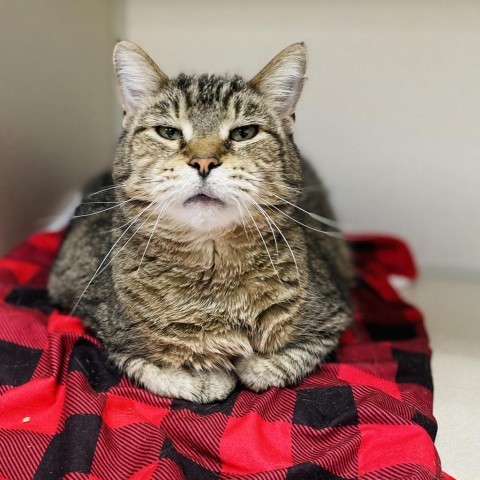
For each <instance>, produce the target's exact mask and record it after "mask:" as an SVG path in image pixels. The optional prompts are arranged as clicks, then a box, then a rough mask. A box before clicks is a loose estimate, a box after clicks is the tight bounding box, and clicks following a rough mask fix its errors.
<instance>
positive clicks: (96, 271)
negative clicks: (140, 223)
mask: <svg viewBox="0 0 480 480" xmlns="http://www.w3.org/2000/svg"><path fill="white" fill-rule="evenodd" d="M153 203H154V202H151V203H150V204H149V205H147V206H146V207H145V208H144V209H143V210H142V211H141V212H140V213H139V214H138V215H137V216H136V217H135V218H134V219H133V220H131V221H130V222H129V224H130V225H129V226H128V227H127V228H126V229H125V231H124V232H123V233H122V234H121V235H120V237H119V238H118V239H117V241H116V242H115V243H114V244H113V246H112V247H111V248H110V250H109V251H108V253H107V254H106V255H105V257H104V259H103V260H102V262H101V263H100V265H99V266H98V268H97V270H95V273H94V274H93V276H92V278H91V279H90V280H89V282H88V283H87V286H86V287H85V289H84V290H83V292H82V294H81V295H80V297H79V299H78V300H77V301H76V303H75V305H74V306H73V308H72V310H71V311H70V315H73V313H74V312H75V309H76V308H77V307H78V304H79V303H80V300H81V299H82V298H83V296H84V295H85V292H86V291H87V290H88V287H89V286H90V285H91V283H92V282H93V280H94V279H95V278H96V276H97V274H98V272H99V271H100V269H101V268H102V265H103V264H104V263H105V261H106V260H107V258H108V256H109V255H110V253H112V251H113V249H114V248H115V246H116V245H117V244H118V242H119V241H120V240H121V239H122V237H123V236H124V235H125V234H126V233H127V231H128V230H129V229H130V227H131V226H132V225H133V224H134V223H135V221H136V220H137V218H139V217H140V215H142V213H143V212H145V211H146V210H147V209H148V208H149V207H150V206H151V205H153Z"/></svg>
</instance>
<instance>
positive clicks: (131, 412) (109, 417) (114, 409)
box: [102, 393, 170, 428]
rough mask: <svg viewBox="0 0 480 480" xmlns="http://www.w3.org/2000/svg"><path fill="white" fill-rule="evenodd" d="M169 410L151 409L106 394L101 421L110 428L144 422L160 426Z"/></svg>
mask: <svg viewBox="0 0 480 480" xmlns="http://www.w3.org/2000/svg"><path fill="white" fill-rule="evenodd" d="M169 411H170V409H169V408H162V407H153V406H151V405H147V404H145V403H142V402H137V401H135V400H133V399H131V398H126V397H120V396H117V395H112V394H111V393H109V394H107V402H106V404H105V407H104V408H103V413H102V419H103V421H104V422H105V424H106V425H108V426H109V427H110V428H121V427H124V426H125V425H130V424H131V423H138V422H146V423H150V424H152V425H155V426H157V427H158V426H160V424H161V423H162V420H163V418H164V417H165V416H166V415H167V414H168V412H169Z"/></svg>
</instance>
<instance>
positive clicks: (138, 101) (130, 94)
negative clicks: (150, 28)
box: [113, 41, 169, 113]
mask: <svg viewBox="0 0 480 480" xmlns="http://www.w3.org/2000/svg"><path fill="white" fill-rule="evenodd" d="M113 65H114V67H115V73H116V74H117V78H118V82H119V85H120V93H121V96H122V104H123V108H124V110H125V111H126V112H127V113H135V112H136V111H137V110H138V108H139V107H140V106H141V105H142V104H143V103H145V102H146V101H148V100H149V99H150V98H152V97H153V96H154V95H155V94H156V93H158V91H159V90H160V89H161V88H162V86H163V85H165V84H166V83H167V82H168V81H169V79H168V77H167V76H166V75H165V74H164V73H163V72H162V71H161V70H160V69H159V68H158V67H157V65H156V64H155V62H154V61H153V60H152V59H151V58H150V57H149V56H148V55H147V54H146V53H145V52H144V51H143V50H142V49H141V48H140V47H139V46H138V45H135V44H134V43H132V42H127V41H122V42H119V43H117V45H115V49H114V50H113Z"/></svg>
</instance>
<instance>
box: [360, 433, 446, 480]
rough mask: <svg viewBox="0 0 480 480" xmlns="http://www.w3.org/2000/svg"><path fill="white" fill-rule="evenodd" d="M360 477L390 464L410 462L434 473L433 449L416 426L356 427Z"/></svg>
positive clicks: (429, 439)
mask: <svg viewBox="0 0 480 480" xmlns="http://www.w3.org/2000/svg"><path fill="white" fill-rule="evenodd" d="M359 428H360V432H361V437H362V440H361V443H360V449H359V452H358V471H359V473H360V475H363V474H365V473H368V472H372V471H375V470H380V469H381V468H385V467H389V466H391V465H399V464H402V463H406V464H408V463H411V464H416V465H422V466H424V467H425V468H427V469H428V470H429V471H431V472H432V473H435V471H436V455H435V447H434V445H433V443H432V439H431V438H430V436H429V435H428V433H427V432H426V431H425V430H424V429H423V428H422V427H420V426H418V425H360V427H359Z"/></svg>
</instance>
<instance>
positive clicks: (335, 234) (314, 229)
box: [267, 205, 345, 238]
mask: <svg viewBox="0 0 480 480" xmlns="http://www.w3.org/2000/svg"><path fill="white" fill-rule="evenodd" d="M267 207H268V208H274V209H275V210H278V211H279V212H280V213H281V214H282V215H285V216H286V217H287V218H289V219H290V220H293V221H294V222H295V223H298V224H299V225H301V226H302V227H305V228H308V229H310V230H313V231H315V232H318V233H323V234H324V235H327V236H329V237H333V238H345V237H344V235H343V234H342V233H341V232H331V231H328V230H319V229H318V228H314V227H310V225H305V224H304V223H302V222H300V221H299V220H297V219H296V218H293V217H291V216H290V215H288V214H286V213H285V212H283V211H282V210H280V209H279V208H278V207H276V206H275V205H268V206H267Z"/></svg>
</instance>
